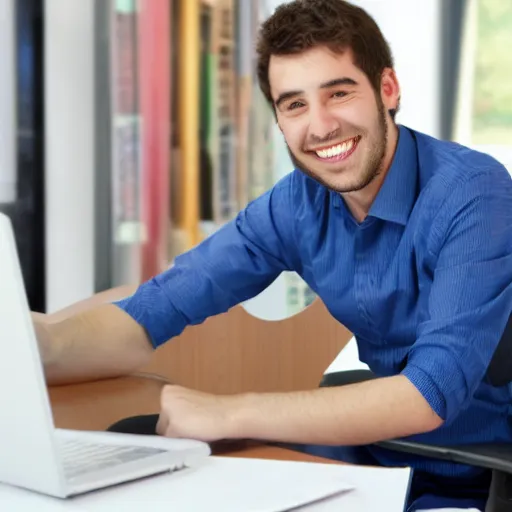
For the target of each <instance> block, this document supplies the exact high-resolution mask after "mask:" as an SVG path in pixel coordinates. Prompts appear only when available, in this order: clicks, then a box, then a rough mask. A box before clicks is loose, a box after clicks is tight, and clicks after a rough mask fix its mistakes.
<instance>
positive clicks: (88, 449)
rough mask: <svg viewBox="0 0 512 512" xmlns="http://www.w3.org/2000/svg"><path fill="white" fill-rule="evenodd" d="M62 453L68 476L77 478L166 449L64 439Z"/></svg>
mask: <svg viewBox="0 0 512 512" xmlns="http://www.w3.org/2000/svg"><path fill="white" fill-rule="evenodd" d="M60 448H61V454H62V460H63V464H64V473H65V475H66V478H68V479H71V478H76V477H79V476H82V475H84V474H86V473H90V472H93V471H98V470H101V469H106V468H111V467H114V466H119V465H121V464H125V463H127V462H132V461H134V460H139V459H144V458H146V457H150V456H152V455H157V454H159V453H163V452H164V451H165V450H159V449H158V448H147V447H140V446H115V445H108V444H98V443H88V442H84V441H78V440H75V439H73V440H63V441H62V443H61V447H60Z"/></svg>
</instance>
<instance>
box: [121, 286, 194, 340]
mask: <svg viewBox="0 0 512 512" xmlns="http://www.w3.org/2000/svg"><path fill="white" fill-rule="evenodd" d="M113 304H114V305H116V306H118V307H119V308H120V309H122V310H123V311H124V312H125V313H127V314H128V315H130V316H131V317H132V318H133V319H134V320H135V321H136V322H137V323H138V324H139V325H141V326H142V327H143V328H144V329H145V330H146V333H147V334H148V337H149V339H150V341H151V344H152V345H153V347H154V348H157V347H159V346H160V345H162V344H163V343H165V342H166V341H168V340H169V339H170V338H173V337H174V336H177V335H179V334H181V332H182V331H183V330H184V329H185V327H186V326H187V322H186V320H185V317H184V316H183V315H182V314H181V313H180V312H179V311H178V310H177V309H176V308H175V306H174V304H173V303H172V302H171V300H170V299H169V297H168V296H167V295H166V294H165V292H164V291H163V290H162V288H161V287H160V285H159V284H158V283H157V282H156V280H155V279H151V280H149V281H147V282H145V283H144V284H142V285H141V286H139V288H138V289H137V291H136V292H135V293H134V294H133V295H132V296H130V297H126V298H125V299H121V300H118V301H115V302H113Z"/></svg>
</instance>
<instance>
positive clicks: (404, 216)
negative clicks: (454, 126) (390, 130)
mask: <svg viewBox="0 0 512 512" xmlns="http://www.w3.org/2000/svg"><path fill="white" fill-rule="evenodd" d="M398 129H399V134H398V144H397V148H396V151H395V155H394V157H393V161H392V163H391V167H390V168H389V171H388V173H387V175H386V178H385V179H384V182H383V184H382V186H381V188H380V190H379V193H378V194H377V197H376V198H375V200H374V202H373V204H372V206H371V208H370V211H369V213H368V215H369V216H371V217H377V218H379V219H382V220H385V221H390V222H396V223H398V224H402V225H404V226H405V225H406V224H407V221H408V219H409V215H410V213H411V211H412V209H413V207H414V203H415V202H416V197H417V190H416V188H417V181H418V178H417V176H418V160H417V154H416V142H415V140H414V138H413V135H412V133H411V132H410V130H409V129H408V128H406V127H404V126H401V125H399V127H398Z"/></svg>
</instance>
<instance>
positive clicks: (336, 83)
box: [274, 77, 357, 108]
mask: <svg viewBox="0 0 512 512" xmlns="http://www.w3.org/2000/svg"><path fill="white" fill-rule="evenodd" d="M339 85H357V82H356V81H355V80H354V79H352V78H348V77H343V78H335V79H334V80H329V81H328V82H324V83H323V84H321V85H320V89H330V88H331V87H336V86H339ZM303 93H304V91H301V90H296V91H287V92H283V93H282V94H280V95H279V96H278V97H277V99H276V101H275V102H274V105H275V107H276V108H279V105H280V104H281V103H282V102H283V101H286V100H288V99H290V98H293V97H294V96H299V95H300V94H303Z"/></svg>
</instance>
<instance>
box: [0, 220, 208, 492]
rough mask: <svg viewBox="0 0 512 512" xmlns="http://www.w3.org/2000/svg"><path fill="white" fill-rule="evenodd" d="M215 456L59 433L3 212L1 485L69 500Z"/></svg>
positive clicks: (134, 440) (152, 442) (169, 444)
mask: <svg viewBox="0 0 512 512" xmlns="http://www.w3.org/2000/svg"><path fill="white" fill-rule="evenodd" d="M209 454H210V448H209V445H208V444H206V443H202V442H200V441H194V440H186V439H167V438H164V437H160V436H142V435H134V434H121V433H115V432H85V431H73V430H66V429H58V428H55V425H54V423H53V417H52V411H51V406H50V401H49V397H48V391H47V386H46V382H45V378H44V370H43V366H42V362H41V358H40V355H39V348H38V344H37V340H36V337H35V333H34V330H33V325H32V320H31V315H30V310H29V306H28V300H27V297H26V292H25V288H24V283H23V280H22V273H21V268H20V264H19V259H18V254H17V251H16V245H15V240H14V235H13V229H12V225H11V222H10V220H9V218H8V217H7V216H5V215H3V214H1V213H0V483H3V484H9V485H12V486H16V487H21V488H25V489H30V490H32V491H35V492H39V493H42V494H46V495H50V496H55V497H57V498H67V497H70V496H73V495H77V494H82V493H85V492H90V491H93V490H96V489H100V488H104V487H108V486H112V485H115V484H120V483H124V482H128V481H133V480H135V479H140V478H144V477H148V476H150V475H156V474H161V473H165V472H172V471H177V470H180V469H182V468H186V467H190V466H193V465H194V464H197V463H198V462H199V461H200V460H203V459H204V458H205V457H207V456H208V455H209Z"/></svg>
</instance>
